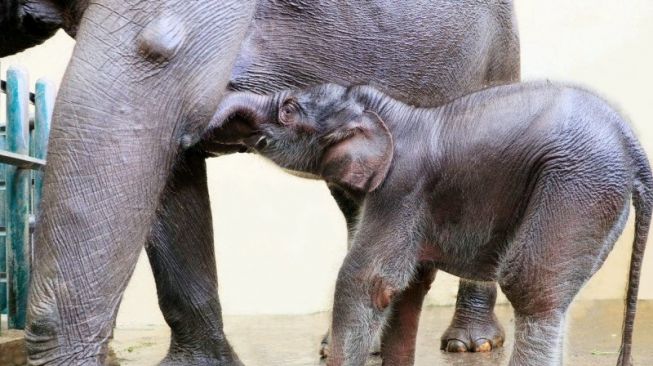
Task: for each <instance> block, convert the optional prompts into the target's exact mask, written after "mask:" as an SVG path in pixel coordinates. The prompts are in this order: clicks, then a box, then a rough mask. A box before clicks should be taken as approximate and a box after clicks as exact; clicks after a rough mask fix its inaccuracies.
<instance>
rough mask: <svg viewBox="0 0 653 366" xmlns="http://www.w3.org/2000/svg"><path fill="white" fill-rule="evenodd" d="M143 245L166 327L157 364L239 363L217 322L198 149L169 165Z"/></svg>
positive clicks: (213, 269) (210, 233)
mask: <svg viewBox="0 0 653 366" xmlns="http://www.w3.org/2000/svg"><path fill="white" fill-rule="evenodd" d="M146 250H147V255H148V257H149V259H150V265H151V266H152V270H153V272H154V278H155V280H156V286H157V292H158V295H159V306H160V307H161V311H162V312H163V316H164V317H165V320H166V322H167V323H168V325H169V326H170V328H171V330H172V339H171V343H170V350H169V351H168V355H167V356H166V358H165V359H164V360H163V363H162V364H164V365H237V364H240V362H239V361H238V358H237V357H236V355H235V354H234V352H233V351H232V349H231V347H230V346H229V343H228V342H227V340H226V338H225V335H224V332H223V328H222V315H221V311H220V301H219V299H218V288H217V285H218V284H217V273H216V264H215V253H214V249H213V228H212V222H211V205H210V203H209V192H208V188H207V182H206V163H205V157H204V156H203V155H202V154H198V153H195V152H188V153H187V154H185V155H184V156H183V158H182V160H180V161H179V162H178V163H177V165H176V166H175V169H174V170H173V173H172V176H171V177H170V179H169V181H168V183H167V185H166V188H165V190H164V193H163V196H162V201H161V203H160V206H159V208H158V210H157V218H156V221H155V223H154V226H153V227H152V232H151V234H150V238H149V240H148V243H147V244H146Z"/></svg>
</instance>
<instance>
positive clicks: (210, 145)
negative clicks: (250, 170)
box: [202, 132, 268, 156]
mask: <svg viewBox="0 0 653 366" xmlns="http://www.w3.org/2000/svg"><path fill="white" fill-rule="evenodd" d="M267 145H268V139H267V137H266V136H265V135H263V134H261V133H260V132H256V133H253V134H251V135H249V136H247V137H245V138H242V139H239V140H237V141H224V140H222V141H220V140H212V141H211V140H209V141H205V143H204V144H202V149H203V150H204V151H205V152H207V153H208V154H210V155H212V156H219V155H224V154H233V153H253V152H256V151H257V150H262V149H264V148H265V147H266V146H267Z"/></svg>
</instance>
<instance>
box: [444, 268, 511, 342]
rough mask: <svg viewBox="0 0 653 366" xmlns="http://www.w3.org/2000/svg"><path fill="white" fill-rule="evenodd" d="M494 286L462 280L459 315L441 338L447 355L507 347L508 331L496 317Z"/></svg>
mask: <svg viewBox="0 0 653 366" xmlns="http://www.w3.org/2000/svg"><path fill="white" fill-rule="evenodd" d="M496 299H497V285H496V284H495V283H494V282H476V281H468V280H463V279H461V280H460V285H459V287H458V297H457V299H456V311H455V312H454V315H453V319H452V320H451V324H450V325H449V327H448V328H447V330H445V332H444V334H443V335H442V338H441V343H440V349H442V350H445V351H447V352H467V351H470V352H488V351H491V350H492V349H495V348H497V347H501V346H502V345H503V340H504V331H503V328H502V327H501V324H499V321H498V320H497V317H496V315H495V314H494V303H495V302H496Z"/></svg>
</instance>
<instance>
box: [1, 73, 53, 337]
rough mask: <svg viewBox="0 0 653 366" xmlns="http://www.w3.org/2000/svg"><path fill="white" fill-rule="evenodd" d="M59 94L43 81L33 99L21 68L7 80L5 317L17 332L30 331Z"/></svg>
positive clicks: (4, 133)
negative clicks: (34, 262)
mask: <svg viewBox="0 0 653 366" xmlns="http://www.w3.org/2000/svg"><path fill="white" fill-rule="evenodd" d="M54 89H55V88H54V86H53V85H52V84H51V83H50V82H48V81H46V80H39V81H37V82H36V87H35V93H34V94H31V93H30V92H29V78H28V75H27V73H26V72H25V71H23V70H22V69H20V68H10V69H9V70H7V81H6V83H5V82H4V81H3V82H2V91H3V92H4V93H5V94H6V97H7V100H6V102H7V116H6V125H5V126H0V179H3V178H4V181H3V182H0V192H2V193H3V194H0V313H1V312H4V313H6V314H7V318H8V327H9V328H12V329H23V328H24V327H25V317H26V310H27V289H28V287H29V275H30V268H31V253H32V245H31V243H32V232H33V224H34V221H35V220H34V217H35V213H36V212H37V211H38V206H39V203H40V200H41V189H42V185H43V183H42V168H43V166H45V157H46V153H47V144H48V134H49V131H50V119H51V116H52V108H53V105H54V95H55V90H54ZM30 103H32V104H34V120H33V123H30V122H31V121H30V118H29V116H30ZM0 122H1V121H0ZM3 130H4V131H3ZM3 188H4V192H3ZM3 196H4V197H3Z"/></svg>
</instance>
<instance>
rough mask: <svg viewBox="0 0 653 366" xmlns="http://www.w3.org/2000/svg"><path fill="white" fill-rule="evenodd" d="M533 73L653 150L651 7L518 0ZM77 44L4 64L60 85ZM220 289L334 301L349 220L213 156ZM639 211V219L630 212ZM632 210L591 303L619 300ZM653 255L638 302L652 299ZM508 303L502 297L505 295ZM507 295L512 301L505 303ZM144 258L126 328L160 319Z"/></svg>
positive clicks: (279, 303) (526, 70)
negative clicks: (587, 94) (585, 97)
mask: <svg viewBox="0 0 653 366" xmlns="http://www.w3.org/2000/svg"><path fill="white" fill-rule="evenodd" d="M516 8H517V15H518V21H519V28H520V33H521V42H522V70H523V78H524V79H525V80H530V79H541V78H550V79H555V80H565V81H571V82H575V83H579V84H583V85H586V86H588V87H590V88H592V89H595V90H597V91H599V93H600V94H602V95H603V96H605V97H607V98H608V99H609V100H611V101H613V102H614V104H616V105H617V106H619V107H620V108H621V110H622V111H623V112H624V114H625V115H627V116H628V117H629V118H630V119H631V120H632V121H633V125H634V126H635V129H636V131H637V133H638V135H639V136H640V138H641V140H642V142H643V144H644V146H645V148H646V150H647V151H649V152H653V124H652V121H653V110H652V107H653V97H652V95H653V93H651V91H650V90H649V88H650V86H651V85H653V72H652V71H651V69H650V67H651V65H653V49H652V48H651V47H652V46H653V22H651V19H653V2H651V1H648V0H629V1H624V2H615V1H610V0H600V1H599V0H582V1H573V2H572V1H566V0H550V1H546V2H544V1H528V0H517V1H516ZM72 46H73V42H72V41H70V40H69V39H67V38H66V36H65V35H58V36H57V37H56V38H54V39H53V40H51V41H49V42H47V43H46V44H45V45H44V46H42V47H39V48H36V49H33V50H30V51H28V52H25V53H23V54H20V55H17V56H14V57H10V58H7V59H3V60H2V72H3V73H4V71H5V70H6V67H7V66H8V65H9V64H13V63H17V64H22V65H25V66H27V67H28V68H29V70H30V72H31V74H32V75H33V76H36V75H48V76H50V77H51V78H53V79H55V80H58V79H60V78H61V76H62V73H63V70H64V65H65V62H66V60H67V58H68V57H69V55H70V53H71V50H72ZM209 180H210V187H211V198H212V208H213V215H214V231H215V233H216V251H217V255H218V269H219V279H220V295H221V300H222V305H223V309H224V312H225V313H227V314H254V313H310V312H317V311H323V310H327V309H328V308H329V307H330V302H331V296H332V292H333V283H334V280H335V277H336V273H337V269H338V267H339V264H340V261H341V260H342V258H343V256H344V254H345V229H344V220H343V219H342V217H341V215H340V214H339V212H338V211H337V208H336V206H335V204H334V202H333V200H332V199H331V198H330V196H329V194H328V191H327V189H326V187H325V186H324V184H323V183H320V182H315V181H307V180H302V179H299V178H295V177H292V176H289V175H286V174H284V173H282V172H280V171H279V170H278V169H276V168H275V167H273V166H271V165H270V164H268V163H266V162H264V161H263V160H262V159H259V158H257V157H256V156H251V155H235V156H230V157H224V158H219V159H212V160H210V161H209ZM631 216H632V215H631ZM632 233H633V230H632V217H631V221H630V222H629V224H628V228H627V230H626V231H625V233H624V235H623V236H622V238H621V239H620V240H619V243H618V244H617V246H616V248H615V250H614V251H613V253H612V254H611V255H610V257H609V258H608V261H607V263H606V264H605V265H604V266H603V268H602V269H601V270H600V271H599V273H597V274H596V275H595V276H594V278H593V279H592V280H591V281H590V282H589V284H588V285H587V286H586V287H585V288H584V289H583V291H582V293H581V294H580V297H581V298H583V299H606V298H610V299H613V298H622V296H623V294H624V286H625V279H626V272H627V265H628V258H629V255H630V243H631V240H632ZM651 278H653V250H649V251H648V253H647V256H646V260H645V264H644V272H643V281H642V285H643V287H642V289H641V296H640V298H647V299H653V281H650V280H649V279H651ZM456 290H457V280H456V279H455V278H453V277H451V276H449V275H446V274H444V273H439V274H438V277H437V280H436V283H435V284H434V286H433V289H432V290H431V293H430V294H429V298H428V302H429V303H430V304H452V303H453V302H454V301H455V294H456ZM502 300H503V299H502ZM503 301H505V300H503ZM161 322H163V319H162V318H161V315H160V312H159V310H158V307H157V304H156V294H155V290H154V285H153V280H152V275H151V273H150V269H149V265H148V264H147V260H146V259H145V258H144V257H143V258H141V261H140V262H139V264H138V267H137V269H136V273H135V275H134V278H133V279H132V281H131V283H130V285H129V288H128V289H127V293H126V294H125V297H124V301H123V304H122V307H121V310H120V313H119V316H118V323H119V324H120V325H137V324H152V323H161Z"/></svg>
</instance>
